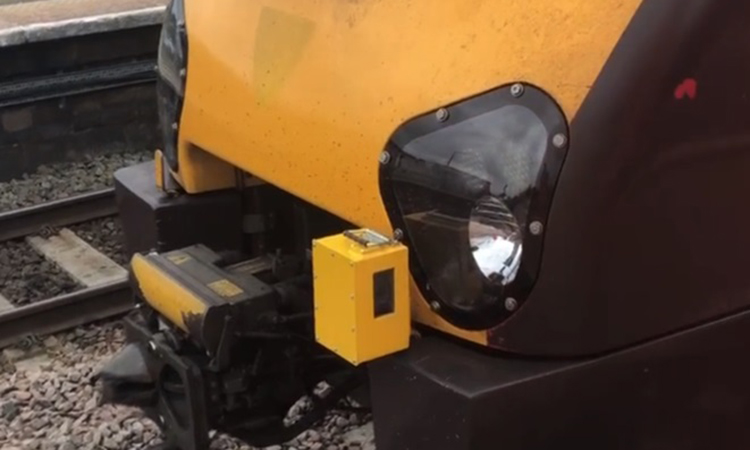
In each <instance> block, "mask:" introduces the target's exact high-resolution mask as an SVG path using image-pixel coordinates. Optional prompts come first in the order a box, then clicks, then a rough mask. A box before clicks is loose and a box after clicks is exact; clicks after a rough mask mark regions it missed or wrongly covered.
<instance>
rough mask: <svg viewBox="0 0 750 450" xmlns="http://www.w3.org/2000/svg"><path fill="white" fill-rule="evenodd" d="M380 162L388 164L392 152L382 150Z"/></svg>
mask: <svg viewBox="0 0 750 450" xmlns="http://www.w3.org/2000/svg"><path fill="white" fill-rule="evenodd" d="M378 160H379V161H380V164H388V163H389V162H390V161H391V154H390V153H388V152H382V153H381V154H380V157H379V158H378Z"/></svg>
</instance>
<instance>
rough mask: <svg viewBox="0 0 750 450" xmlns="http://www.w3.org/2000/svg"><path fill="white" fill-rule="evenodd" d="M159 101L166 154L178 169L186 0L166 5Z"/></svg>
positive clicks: (158, 88)
mask: <svg viewBox="0 0 750 450" xmlns="http://www.w3.org/2000/svg"><path fill="white" fill-rule="evenodd" d="M157 71H158V78H157V84H156V89H157V101H158V108H159V122H160V127H161V131H162V140H163V144H162V145H163V149H162V152H163V153H164V157H165V158H166V160H167V163H168V164H169V166H170V168H172V170H177V168H178V162H177V135H178V130H179V126H180V116H181V114H182V105H183V100H184V97H185V82H186V80H187V31H186V28H185V4H184V0H171V2H170V3H169V5H168V6H167V8H166V12H165V17H164V23H163V25H162V30H161V38H160V40H159V57H158V64H157Z"/></svg>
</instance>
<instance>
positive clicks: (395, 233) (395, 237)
mask: <svg viewBox="0 0 750 450" xmlns="http://www.w3.org/2000/svg"><path fill="white" fill-rule="evenodd" d="M403 238H404V232H403V231H401V228H396V229H395V230H393V240H394V241H399V242H401V240H402V239H403Z"/></svg>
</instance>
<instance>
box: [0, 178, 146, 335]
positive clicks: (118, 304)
mask: <svg viewBox="0 0 750 450" xmlns="http://www.w3.org/2000/svg"><path fill="white" fill-rule="evenodd" d="M114 215H116V205H115V197H114V190H113V189H104V190H100V191H96V192H92V193H88V194H83V195H78V196H75V197H71V198H67V199H64V200H56V201H51V202H47V203H43V204H40V205H36V206H31V207H27V208H21V209H18V210H14V211H8V212H5V213H0V241H6V240H10V239H18V238H21V237H25V239H26V242H28V243H29V244H30V245H31V247H32V248H33V249H34V250H35V251H37V252H38V253H40V254H41V255H43V256H44V257H45V258H46V259H48V260H50V261H52V262H53V263H55V264H56V265H57V266H58V267H60V268H61V269H62V270H63V271H64V272H65V273H67V274H68V275H69V276H70V277H71V278H73V279H74V280H75V281H76V282H77V283H78V284H79V285H80V286H82V289H80V290H77V291H75V292H72V293H68V294H63V295H59V296H56V297H52V298H49V299H45V300H42V301H38V302H34V303H31V304H27V305H21V306H15V305H14V304H13V303H12V302H11V301H9V300H8V299H5V298H4V297H2V296H0V348H3V347H6V346H8V345H11V344H14V343H16V342H18V341H20V340H22V339H23V338H25V337H27V336H30V335H31V336H41V335H46V334H50V333H55V332H58V331H62V330H66V329H69V328H73V327H77V326H80V325H83V324H87V323H90V322H94V321H98V320H102V319H106V318H110V317H113V316H117V315H119V314H122V313H124V312H126V311H127V310H128V309H129V308H130V307H131V306H132V297H131V294H130V289H129V285H128V281H127V270H126V269H125V268H123V267H121V266H120V265H118V264H117V263H115V262H114V261H112V260H111V259H110V258H108V257H107V256H105V255H104V254H103V253H101V252H99V251H98V250H97V249H95V248H94V247H92V246H91V245H90V244H88V243H87V242H85V241H84V240H83V239H80V238H79V237H78V236H76V234H75V233H74V232H72V231H71V230H70V229H68V228H64V227H66V226H70V225H76V224H79V223H82V222H87V221H91V220H95V219H100V218H105V217H111V216H114ZM59 227H63V228H62V229H60V230H59V231H57V232H56V233H53V234H51V235H50V236H43V235H46V234H48V233H46V232H45V231H46V230H49V229H56V228H59Z"/></svg>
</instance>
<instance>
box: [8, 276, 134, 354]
mask: <svg viewBox="0 0 750 450" xmlns="http://www.w3.org/2000/svg"><path fill="white" fill-rule="evenodd" d="M133 305H134V302H133V296H132V292H131V289H130V283H129V282H128V280H121V281H117V282H115V283H111V284H107V285H104V286H99V287H93V288H87V289H83V290H80V291H76V292H73V293H70V294H65V295H60V296H58V297H53V298H50V299H47V300H43V301H40V302H36V303H32V304H29V305H24V306H19V307H16V308H13V309H9V310H5V311H3V312H0V348H3V347H7V346H8V345H12V344H15V343H17V342H18V341H20V340H21V339H23V338H25V337H27V336H32V335H45V334H51V333H56V332H60V331H64V330H67V329H70V328H75V327H77V326H80V325H84V324H87V323H91V322H96V321H97V320H102V319H107V318H111V317H114V316H118V315H121V314H125V313H127V312H128V311H129V310H130V309H132V307H133Z"/></svg>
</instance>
